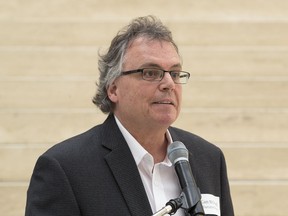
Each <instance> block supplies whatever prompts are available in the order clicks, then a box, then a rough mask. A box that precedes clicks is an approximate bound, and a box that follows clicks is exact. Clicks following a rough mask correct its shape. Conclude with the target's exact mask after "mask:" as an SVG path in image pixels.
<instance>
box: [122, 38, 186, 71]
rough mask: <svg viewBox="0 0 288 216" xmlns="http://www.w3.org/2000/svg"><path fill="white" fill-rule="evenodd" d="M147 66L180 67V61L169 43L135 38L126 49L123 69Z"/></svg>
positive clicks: (175, 50)
mask: <svg viewBox="0 0 288 216" xmlns="http://www.w3.org/2000/svg"><path fill="white" fill-rule="evenodd" d="M147 64H151V65H152V64H155V65H159V67H163V68H169V67H172V65H181V60H180V56H179V54H178V52H177V49H176V47H175V46H174V45H173V44H172V43H171V42H168V41H165V40H158V39H149V38H145V37H139V38H136V39H135V40H133V41H132V42H130V44H129V46H128V47H127V50H126V53H125V55H124V64H123V67H124V68H125V69H136V68H139V67H141V66H142V65H147Z"/></svg>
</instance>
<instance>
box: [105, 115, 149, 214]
mask: <svg viewBox="0 0 288 216" xmlns="http://www.w3.org/2000/svg"><path fill="white" fill-rule="evenodd" d="M102 126H103V127H102V140H103V142H102V145H103V146H104V147H106V148H108V149H110V150H111V151H110V152H109V153H108V154H107V155H106V156H105V160H106V162H107V164H108V166H109V167H110V169H111V172H112V173H113V175H114V177H115V180H116V182H117V184H118V186H119V188H120V190H121V192H122V194H123V197H124V199H125V201H126V203H127V206H128V208H129V210H130V212H131V215H135V216H142V215H143V216H147V215H152V210H151V207H150V204H149V200H148V198H147V195H146V192H145V188H144V186H143V184H142V180H141V177H140V174H139V171H138V168H137V166H136V163H135V161H134V158H133V156H132V153H131V151H130V149H129V147H128V145H127V143H126V141H125V139H124V137H123V135H122V133H121V132H120V130H119V128H118V126H117V124H116V122H115V118H114V116H113V115H109V116H108V118H107V119H106V121H105V122H104V123H103V125H102Z"/></svg>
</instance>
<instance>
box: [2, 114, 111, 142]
mask: <svg viewBox="0 0 288 216" xmlns="http://www.w3.org/2000/svg"><path fill="white" fill-rule="evenodd" d="M105 118H106V116H105V115H104V114H101V113H99V111H98V112H97V111H96V110H95V112H94V110H93V109H92V110H80V111H78V110H77V109H76V110H70V111H69V110H61V109H60V110H56V111H55V112H49V111H48V112H46V111H45V110H43V112H38V113H35V112H29V111H27V112H26V113H0V119H1V124H0V137H1V139H0V142H1V143H0V144H2V143H4V144H6V143H10V144H11V143H12V144H13V143H16V144H35V143H57V142H60V141H62V140H64V139H67V138H69V137H70V136H74V135H76V134H79V133H81V132H84V131H86V130H88V129H90V128H91V127H93V126H95V125H97V124H100V123H102V122H103V121H104V119H105Z"/></svg>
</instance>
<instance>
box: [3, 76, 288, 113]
mask: <svg viewBox="0 0 288 216" xmlns="http://www.w3.org/2000/svg"><path fill="white" fill-rule="evenodd" d="M21 79H22V80H21ZM27 79H28V80H25V77H24V78H20V80H19V81H17V80H16V81H13V80H8V81H5V80H4V81H3V82H1V86H0V99H1V104H0V107H1V108H16V109H19V108H23V109H27V108H45V109H49V108H56V109H57V108H92V107H94V105H93V103H92V98H93V96H94V95H95V92H96V88H97V87H96V85H95V83H96V82H97V81H98V80H97V78H96V77H94V76H90V77H89V76H88V77H70V78H69V77H68V78H63V79H62V80H61V79H60V78H59V79H60V80H58V78H57V77H52V78H51V77H47V78H45V77H42V78H39V77H38V78H37V77H34V78H33V77H32V78H31V80H29V77H27ZM182 107H183V108H195V107H198V108H199V107H200V108H205V107H206V108H215V107H222V108H223V107H225V108H239V107H241V108H257V107H258V108H259V107H260V108H263V107H266V108H281V107H288V77H287V80H286V81H281V80H280V79H279V80H278V79H277V80H276V81H273V80H272V81H269V80H268V81H266V80H265V79H264V81H261V79H260V80H256V81H253V80H248V81H247V80H241V78H240V79H238V80H237V79H236V80H234V79H233V78H228V77H226V78H218V77H214V78H213V77H208V78H206V77H200V78H199V77H198V78H195V77H194V78H193V77H191V80H190V81H189V83H188V84H186V85H184V86H183V100H182Z"/></svg>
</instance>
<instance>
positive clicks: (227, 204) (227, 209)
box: [220, 151, 234, 216]
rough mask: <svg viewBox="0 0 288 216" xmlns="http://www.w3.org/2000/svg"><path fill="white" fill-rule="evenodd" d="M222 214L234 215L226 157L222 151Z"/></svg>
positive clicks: (224, 215) (225, 215)
mask: <svg viewBox="0 0 288 216" xmlns="http://www.w3.org/2000/svg"><path fill="white" fill-rule="evenodd" d="M220 203H221V215H223V216H234V210H233V204H232V199H231V194H230V187H229V182H228V176H227V168H226V162H225V157H224V155H223V153H222V151H221V201H220Z"/></svg>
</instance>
